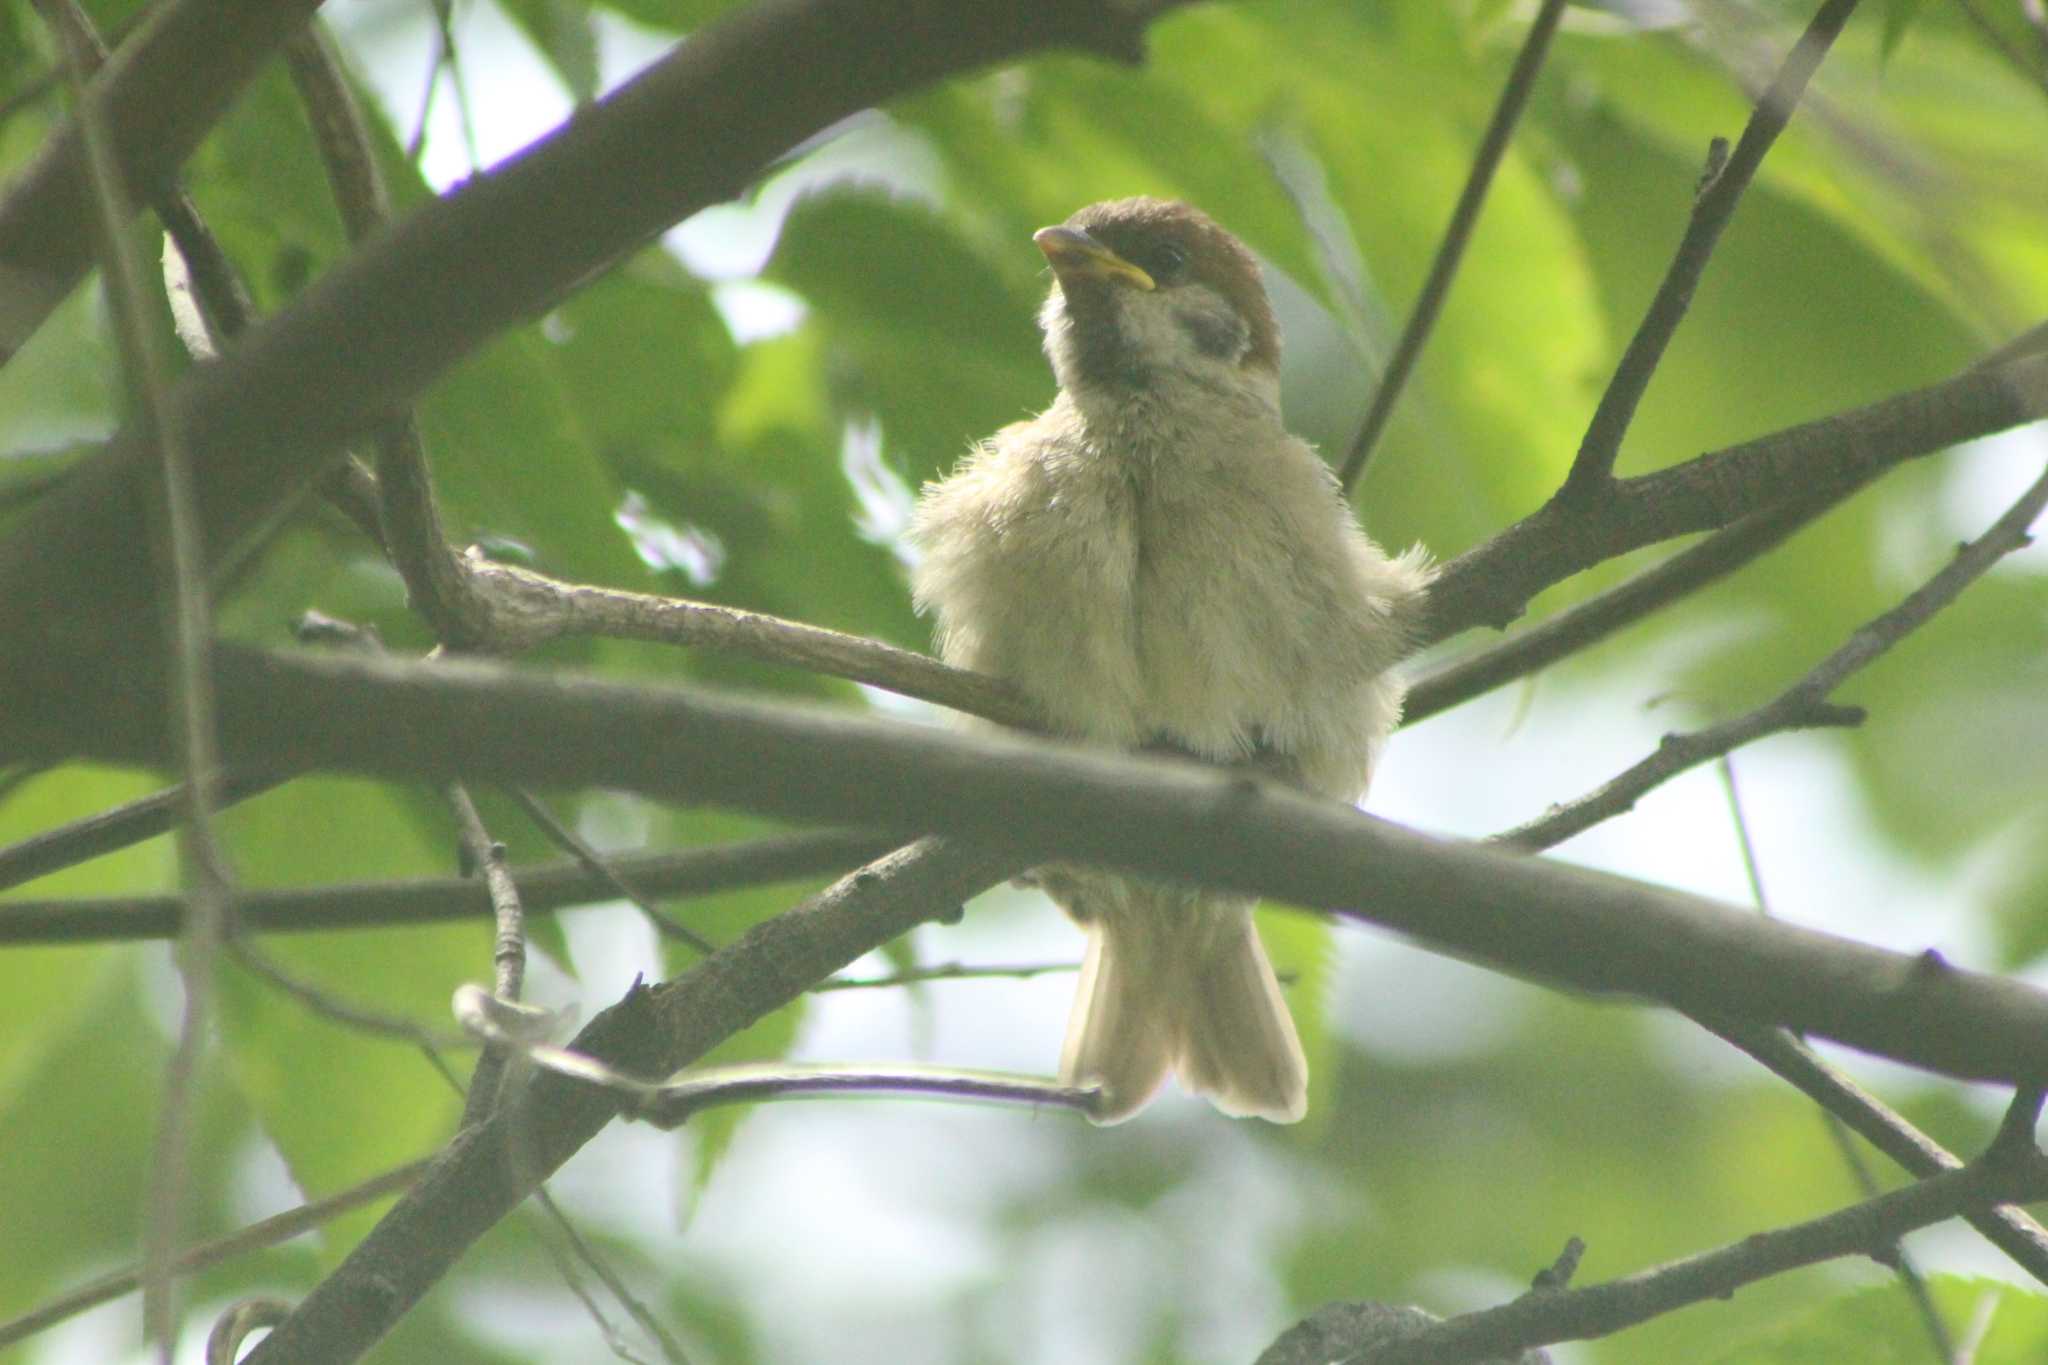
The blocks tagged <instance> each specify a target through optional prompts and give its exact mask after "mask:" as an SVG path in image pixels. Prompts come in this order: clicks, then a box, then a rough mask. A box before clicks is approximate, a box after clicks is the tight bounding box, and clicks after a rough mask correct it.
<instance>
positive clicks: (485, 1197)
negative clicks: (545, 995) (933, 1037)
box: [247, 840, 1022, 1365]
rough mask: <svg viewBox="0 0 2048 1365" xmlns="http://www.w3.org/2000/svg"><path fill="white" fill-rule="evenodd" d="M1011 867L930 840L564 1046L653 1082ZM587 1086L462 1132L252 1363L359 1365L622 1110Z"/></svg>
mask: <svg viewBox="0 0 2048 1365" xmlns="http://www.w3.org/2000/svg"><path fill="white" fill-rule="evenodd" d="M1021 866H1022V864H1021V863H1018V862H1016V861H1015V860H1014V859H1010V858H1005V857H1002V856H1000V855H992V854H990V853H988V852H986V851H982V850H975V849H971V848H967V847H963V846H960V845H955V844H948V843H943V842H940V841H937V840H927V841H924V842H922V843H919V844H917V845H914V846H912V847H910V848H907V849H904V850H902V851H900V852H898V853H895V854H892V855H891V856H889V857H887V858H884V859H882V860H881V861H880V862H878V863H875V864H873V865H872V866H870V867H868V868H864V869H862V870H861V871H860V872H857V873H855V874H854V875H852V876H850V877H846V878H843V879H842V880H840V881H839V882H837V883H835V884H834V885H833V886H831V887H829V888H828V889H826V890H825V891H823V892H821V893H819V894H818V895H817V896H815V897H813V898H812V899H811V900H809V901H807V902H806V903H805V904H804V905H802V906H800V907H798V908H797V909H796V910H793V911H791V912H790V913H788V914H785V915H780V916H778V917H776V918H775V919H772V920H769V921H768V922H767V923H765V924H761V925H758V926H756V927H755V928H754V929H753V930H751V931H750V932H749V933H748V934H747V935H746V936H745V937H744V938H742V939H741V940H740V941H739V942H738V943H736V944H734V945H732V946H731V947H729V948H726V949H723V950H721V951H720V952H719V953H717V954H715V955H714V956H712V957H711V958H709V959H707V960H706V961H705V962H704V963H702V964H701V965H699V966H698V967H696V968H695V969H694V970H692V971H691V972H689V973H688V974H687V975H685V976H683V977H680V978H678V979H677V980H675V981H672V982H669V983H667V984H665V985H662V986H658V987H655V988H653V989H651V990H649V989H645V988H640V987H636V988H635V989H634V990H633V991H632V992H630V993H629V994H628V995H627V996H626V998H625V999H624V1000H623V1001H621V1002H620V1003H619V1004H617V1005H614V1006H613V1007H612V1008H610V1009H608V1010H606V1011H604V1012H603V1013H602V1014H600V1015H598V1016H597V1017H596V1018H595V1019H593V1020H591V1021H590V1024H589V1026H588V1027H586V1028H585V1029H584V1030H583V1031H582V1032H581V1033H580V1034H579V1035H578V1036H577V1037H576V1039H575V1041H574V1042H573V1043H572V1044H571V1046H572V1047H573V1048H574V1049H575V1050H576V1051H578V1052H581V1053H585V1054H587V1055H589V1056H591V1057H593V1058H596V1059H597V1060H598V1061H600V1062H602V1063H603V1064H604V1065H606V1066H607V1067H609V1068H611V1069H613V1070H616V1071H621V1072H624V1073H626V1074H627V1075H632V1076H640V1077H645V1078H648V1079H653V1080H659V1079H664V1078H666V1077H667V1076H669V1075H671V1074H672V1073H674V1072H676V1071H679V1070H681V1069H682V1068H683V1067H685V1066H687V1065H689V1064H690V1063H691V1062H693V1061H695V1060H696V1059H697V1057H699V1056H701V1055H702V1054H703V1053H704V1052H705V1051H706V1050H707V1049H708V1048H710V1047H711V1046H712V1045H714V1044H715V1043H717V1042H718V1041H720V1040H721V1039H723V1038H725V1037H728V1036H730V1035H731V1034H733V1033H735V1032H737V1031H738V1030H740V1029H742V1028H744V1027H746V1026H747V1025H748V1024H750V1023H752V1022H753V1021H754V1020H755V1019H758V1018H759V1017H761V1016H762V1015H763V1014H766V1013H767V1012H768V1011H770V1010H772V1009H776V1008H778V1007H780V1006H781V1005H784V1004H786V1003H788V1002H789V1001H790V1000H791V999H793V998H795V996H796V995H797V994H798V993H799V992H801V991H802V990H804V989H805V988H806V987H807V986H809V985H810V984H811V983H812V982H815V981H819V980H823V979H824V978H825V977H827V976H829V975H831V974H832V973H833V972H835V971H838V970H840V969H841V968H843V967H844V966H846V964H847V963H849V962H852V961H853V960H854V959H855V958H857V957H859V956H861V954H863V953H865V952H868V951H870V950H872V949H874V948H876V947H878V946H880V945H881V944H883V943H886V942H887V941H889V940H890V939H892V938H895V937H896V936H898V935H900V934H903V933H906V932H908V931H909V930H910V929H912V928H915V927H916V926H917V925H918V924H921V923H923V922H924V921H926V920H928V919H933V918H940V917H945V916H947V915H950V914H952V913H955V912H957V910H958V909H959V906H960V905H961V903H962V902H963V901H965V900H966V899H967V898H968V897H970V896H972V895H974V894H975V893H977V892H979V891H981V890H983V889H985V888H986V887H988V886H990V885H993V884H994V883H995V882H997V881H999V880H1001V879H1002V878H1003V877H1005V876H1007V875H1009V874H1010V873H1012V872H1015V871H1016V870H1018V868H1019V867H1021ZM618 1107H619V1106H618V1099H617V1097H616V1096H614V1095H613V1094H611V1093H610V1092H608V1091H605V1090H603V1089H601V1088H599V1087H596V1086H592V1085H589V1084H586V1083H583V1082H579V1081H572V1080H569V1079H567V1078H565V1077H562V1076H559V1075H556V1074H555V1073H553V1072H541V1073H540V1074H538V1075H537V1076H536V1077H535V1079H534V1081H533V1084H532V1085H530V1086H528V1087H526V1088H525V1089H523V1090H522V1091H521V1092H520V1093H519V1095H518V1096H517V1098H516V1099H511V1100H509V1102H508V1103H506V1104H504V1105H502V1106H501V1107H500V1108H499V1109H498V1110H497V1111H496V1112H495V1113H493V1114H492V1115H491V1116H490V1117H489V1118H488V1119H486V1120H485V1121H484V1122H482V1123H480V1124H478V1125H477V1126H475V1127H473V1128H469V1129H465V1130H464V1131H463V1132H462V1133H461V1134H460V1135H458V1136H457V1137H456V1139H455V1141H454V1142H453V1143H452V1144H451V1145H450V1146H449V1148H448V1149H447V1150H446V1151H445V1152H444V1153H443V1154H442V1156H441V1157H440V1158H439V1159H438V1160H437V1161H436V1162H435V1163H434V1165H433V1166H432V1167H430V1168H429V1169H428V1171H427V1173H426V1174H425V1175H424V1176H422V1177H421V1178H420V1181H419V1183H418V1185H417V1186H415V1187H414V1189H413V1190H412V1191H411V1192H410V1193H409V1194H408V1195H407V1196H406V1197H405V1198H404V1199H403V1200H401V1201H400V1203H399V1204H398V1206H397V1207H396V1208H394V1209H393V1210H392V1211H391V1213H390V1214H389V1215H388V1216H386V1218H385V1219H384V1221H383V1222H381V1223H379V1224H378V1225H377V1227H376V1228H375V1229H374V1230H373V1231H372V1232H371V1233H370V1235H369V1236H368V1237H367V1238H365V1239H364V1241H363V1242H362V1243H361V1244H360V1245H358V1246H357V1247H356V1249H355V1250H354V1251H352V1252H351V1253H350V1254H349V1256H348V1259H347V1260H346V1261H345V1262H343V1264H342V1265H341V1267H340V1268H339V1269H337V1270H336V1271H335V1272H334V1274H332V1275H330V1276H328V1278H327V1279H326V1280H324V1281H322V1282H321V1284H320V1285H319V1287H317V1288H316V1289H315V1290H314V1291H313V1293H312V1294H311V1295H310V1296H308V1297H307V1299H306V1300H305V1301H304V1302H303V1303H302V1304H300V1305H299V1307H298V1309H297V1310H296V1311H295V1312H294V1313H293V1314H292V1316H291V1318H290V1319H289V1320H288V1321H286V1322H285V1323H284V1324H283V1325H282V1326H280V1327H279V1328H278V1329H277V1330H276V1331H275V1332H273V1333H272V1334H271V1335H270V1336H269V1337H268V1338H266V1339H265V1340H264V1341H262V1342H261V1343H259V1344H258V1345H257V1347H256V1349H255V1350H254V1351H253V1352H251V1353H250V1355H249V1356H248V1358H247V1360H248V1365H281V1363H282V1362H294V1363H296V1362H301V1361H314V1360H317V1361H320V1362H322V1365H342V1363H343V1362H346V1361H351V1360H355V1359H357V1358H358V1357H359V1356H360V1355H361V1354H362V1353H363V1352H364V1351H366V1350H368V1349H369V1348H370V1347H371V1346H372V1345H374V1344H375V1343H376V1342H377V1340H378V1339H379V1338H380V1337H382V1336H383V1335H384V1334H385V1333H386V1332H388V1331H389V1330H390V1329H391V1326H392V1324H394V1323H395V1322H397V1320H398V1319H399V1317H401V1316H402V1315H403V1314H404V1313H405V1312H406V1310H407V1309H409V1308H410V1307H411V1306H412V1305H413V1304H414V1303H415V1302H417V1301H418V1299H419V1297H420V1295H422V1294H423V1293H425V1292H426V1291H427V1289H428V1288H429V1287H430V1286H432V1285H433V1284H434V1283H435V1282H436V1281H437V1280H439V1278H440V1277H441V1276H442V1275H443V1274H445V1273H446V1271H447V1270H448V1268H449V1267H450V1266H451V1265H453V1264H454V1262H455V1260H456V1259H457V1258H458V1257H459V1256H460V1255H461V1254H462V1253H463V1252H464V1251H465V1250H466V1249H467V1248H468V1247H469V1245H470V1244H471V1243H472V1242H474V1241H475V1240H476V1239H477V1238H478V1237H479V1236H481V1235H482V1234H483V1233H484V1232H485V1231H486V1230H488V1229H489V1228H490V1227H491V1226H492V1225H493V1224H495V1223H496V1222H497V1221H498V1220H499V1219H500V1218H502V1217H504V1216H505V1214H507V1213H508V1212H510V1211H511V1210H512V1208H513V1207H515V1206H516V1205H517V1204H518V1203H519V1201H520V1200H522V1199H524V1198H525V1197H526V1196H527V1195H528V1194H530V1193H531V1192H532V1191H533V1190H534V1189H535V1188H537V1187H538V1185H539V1182H540V1181H541V1180H542V1179H543V1178H545V1177H546V1176H547V1175H548V1174H549V1173H550V1172H552V1171H553V1170H554V1169H555V1168H556V1167H558V1166H560V1165H561V1164H562V1162H564V1161H566V1160H567V1159H568V1158H569V1157H570V1156H571V1155H573V1154H574V1153H575V1152H576V1150H577V1149H578V1148H580V1147H581V1146H582V1145H583V1144H584V1143H585V1142H588V1141H589V1140H590V1139H591V1137H593V1136H594V1135H595V1134H596V1133H597V1132H598V1130H599V1129H601V1128H602V1127H603V1126H604V1125H605V1124H606V1123H607V1122H609V1121H610V1120H611V1118H612V1117H613V1116H614V1115H615V1114H616V1113H617V1112H618Z"/></svg>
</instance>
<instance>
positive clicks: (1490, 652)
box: [1401, 485, 1861, 725]
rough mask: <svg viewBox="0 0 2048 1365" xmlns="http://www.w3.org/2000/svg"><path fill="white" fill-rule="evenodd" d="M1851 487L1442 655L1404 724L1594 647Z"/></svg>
mask: <svg viewBox="0 0 2048 1365" xmlns="http://www.w3.org/2000/svg"><path fill="white" fill-rule="evenodd" d="M1860 486H1861V485H1858V487H1860ZM1854 491H1855V490H1854V489H1843V490H1838V491H1833V492H1830V493H1827V494H1824V495H1823V496H1821V497H1818V498H1795V499H1793V500H1792V501H1789V502H1784V503H1780V504H1779V505H1778V506H1776V507H1774V508H1772V509H1770V510H1769V511H1766V512H1757V513H1753V514H1752V515H1750V516H1748V517H1746V518H1744V519H1743V520H1741V521H1738V522H1736V523H1735V524H1734V525H1732V526H1725V527H1723V528H1721V529H1720V530H1718V531H1715V532H1714V533H1713V534H1711V535H1709V536H1707V537H1706V538H1704V539H1702V540H1701V541H1700V542H1699V543H1697V544H1695V545H1690V546H1687V547H1686V548H1685V549H1683V550H1680V551H1679V552H1678V553H1677V554H1675V555H1672V556H1671V557H1670V558H1669V559H1666V560H1664V561H1663V562H1662V563H1660V564H1655V565H1652V566H1651V567H1650V568H1647V569H1645V570H1643V571H1642V572H1641V573H1638V574H1636V575H1635V576H1634V577H1633V578H1630V579H1628V580H1627V581H1626V582H1623V583H1618V584H1616V585H1615V586H1614V587H1612V588H1609V589H1607V590H1606V591H1605V592H1602V593H1600V594H1598V595H1597V596H1594V597H1589V598H1587V599H1586V600H1585V601H1583V602H1577V603H1574V604H1573V605H1571V606H1569V607H1566V608H1564V609H1563V610H1562V611H1558V612H1556V613H1554V614H1552V615H1550V616H1547V617H1545V618H1544V619H1543V620H1541V621H1539V622H1537V623H1536V624H1535V625H1533V626H1530V627H1529V628H1528V629H1526V630H1522V631H1517V632H1516V633H1515V634H1513V635H1511V636H1509V637H1508V638H1507V639H1505V640H1502V641H1500V642H1499V643H1497V644H1494V645H1490V646H1487V647H1485V648H1482V649H1477V650H1474V651H1473V652H1472V653H1470V654H1466V655H1464V656H1463V657H1461V658H1456V659H1450V660H1446V661H1445V662H1443V663H1441V664H1439V665H1437V666H1435V667H1433V668H1431V669H1430V670H1428V671H1427V672H1425V673H1423V674H1422V675H1420V676H1419V677H1417V678H1416V679H1415V680H1414V681H1413V682H1412V683H1410V684H1409V687H1408V698H1407V701H1406V702H1405V703H1404V704H1403V706H1402V708H1401V723H1402V724H1403V725H1413V724H1415V723H1416V722H1417V721H1423V720H1427V719H1429V718H1430V717H1431V716H1434V715H1437V714H1438V713H1440V712H1443V711H1448V710H1450V709H1451V708H1452V707H1454V706H1461V705H1463V704H1464V703H1466V702H1468V701H1471V700H1472V699H1473V698H1475V697H1481V696H1484V695H1485V694H1486V693H1488V692H1491V691H1493V690H1494V689H1495V688H1498V687H1505V686H1506V685H1507V684H1509V683H1511V682H1514V681H1515V680H1516V679H1518V678H1525V677H1527V676H1528V675H1530V674H1531V673H1535V672H1537V671H1539V670H1541V669H1544V668H1548V667H1549V666H1550V665H1551V664H1554V663H1556V662H1557V661H1558V660H1560V659H1563V658H1566V657H1568V656H1570V655H1572V654H1576V653H1578V652H1579V651H1580V650H1582V649H1589V648H1591V647H1592V646H1594V645H1596V644H1598V643H1599V642H1600V641H1602V640H1604V639H1606V638H1607V637H1608V636H1610V635H1612V634H1614V633H1615V632H1616V631H1618V630H1621V629H1623V628H1624V627H1627V626H1631V625H1634V624H1635V623H1636V622H1637V621H1640V620H1642V619H1643V618H1645V617H1647V616H1651V615H1653V614H1655V613H1656V612H1658V611H1661V610H1663V609H1664V608H1665V607H1667V606H1669V605H1671V604H1672V603H1673V602H1676V601H1678V600H1679V599H1680V598H1683V597H1686V596H1688V595H1690V594H1692V593H1694V592H1697V591H1699V590H1700V589H1701V588H1704V587H1706V586H1708V585H1709V584H1711V583H1715V582H1718V581H1719V580H1720V579H1722V578H1725V577H1726V576H1727V575H1729V574H1731V573H1733V572H1735V570H1737V569H1739V568H1741V567H1742V566H1743V565H1745V564H1748V563H1750V562H1751V561H1752V560H1754V559H1756V558H1757V557H1759V556H1761V555H1763V554H1766V553H1768V552H1769V551H1771V550H1773V549H1775V548H1776V547H1777V546H1779V545H1781V544H1783V543H1784V542H1785V540H1786V539H1787V538H1789V537H1790V536H1792V535H1793V534H1794V533H1795V532H1797V531H1798V530H1799V529H1800V528H1801V527H1803V526H1805V525H1807V524H1808V523H1809V522H1811V521H1812V520H1813V519H1814V518H1816V517H1818V516H1820V515H1821V514H1822V513H1824V512H1826V511H1828V510H1829V509H1830V508H1833V507H1835V506H1838V505H1839V504H1840V503H1841V502H1842V501H1843V500H1844V499H1846V498H1847V497H1848V496H1849V495H1850V493H1852V492H1854Z"/></svg>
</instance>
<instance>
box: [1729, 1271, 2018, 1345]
mask: <svg viewBox="0 0 2048 1365" xmlns="http://www.w3.org/2000/svg"><path fill="white" fill-rule="evenodd" d="M1927 1285H1928V1289H1929V1290H1930V1291H1931V1293H1932V1294H1933V1297H1934V1302H1935V1306H1936V1308H1937V1309H1938V1310H1939V1311H1940V1313H1941V1314H1942V1316H1943V1318H1944V1319H1946V1320H1947V1322H1948V1324H1949V1330H1950V1332H1951V1333H1952V1334H1954V1335H1956V1336H1960V1335H1961V1334H1962V1329H1963V1327H1964V1326H1965V1325H1966V1324H1968V1323H1971V1322H1973V1321H1975V1320H1977V1319H1978V1317H1979V1316H1980V1315H1983V1316H1984V1317H1986V1318H1987V1319H1988V1321H1989V1327H1988V1329H1987V1330H1986V1332H1985V1334H1984V1336H1983V1338H1982V1340H1981V1341H1980V1342H1979V1344H1978V1347H1977V1351H1976V1353H1975V1354H1974V1355H1972V1356H1971V1359H1972V1360H1973V1361H1974V1362H1976V1365H2034V1362H2037V1361H2039V1360H2041V1359H2042V1358H2043V1357H2044V1355H2048V1298H2044V1297H2043V1296H2042V1295H2040V1294H2035V1293H2029V1292H2027V1291H2026V1290H2024V1289H2019V1288H2016V1287H2015V1286H2013V1285H2010V1284H2004V1283H2001V1282H1999V1281H1996V1280H1982V1279H1968V1278H1964V1277H1962V1276H1956V1275H1937V1276H1930V1277H1929V1278H1928V1282H1927ZM1930 1349H1931V1348H1930V1346H1929V1344H1928V1337H1927V1327H1926V1324H1925V1323H1924V1321H1923V1320H1922V1319H1921V1317H1920V1312H1919V1309H1918V1308H1917V1307H1916V1306H1915V1304H1914V1303H1913V1300H1912V1297H1911V1296H1910V1295H1909V1294H1907V1292H1906V1291H1905V1289H1904V1288H1902V1287H1901V1286H1899V1285H1898V1284H1896V1283H1892V1284H1885V1285H1880V1286H1875V1287H1873V1288H1869V1289H1864V1290H1861V1291H1859V1292H1857V1293H1853V1294H1844V1295H1841V1296H1839V1297H1837V1298H1835V1299H1833V1300H1831V1301H1829V1302H1828V1303H1827V1304H1825V1305H1824V1306H1822V1307H1820V1308H1818V1309H1816V1310H1814V1311H1813V1312H1811V1313H1808V1314H1805V1315H1803V1316H1801V1317H1800V1318H1798V1319H1797V1320H1795V1321H1794V1322H1792V1323H1791V1324H1789V1325H1787V1326H1785V1327H1782V1328H1780V1329H1778V1330H1777V1331H1775V1332H1769V1333H1765V1334H1762V1335H1760V1336H1759V1337H1757V1338H1756V1339H1754V1340H1750V1341H1747V1342H1745V1343H1744V1344H1743V1345H1742V1346H1741V1347H1739V1348H1738V1349H1736V1350H1733V1351H1730V1352H1729V1353H1728V1354H1726V1355H1724V1356H1718V1357H1716V1359H1718V1360H1722V1361H1725V1362H1727V1365H1737V1362H1740V1365H1810V1362H1814V1361H1824V1360H1826V1361H1834V1360H1842V1361H1847V1360H1853V1361H1857V1362H1858V1365H1916V1362H1919V1361H1924V1360H1927V1359H1929V1358H1930V1356H1929V1351H1930Z"/></svg>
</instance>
